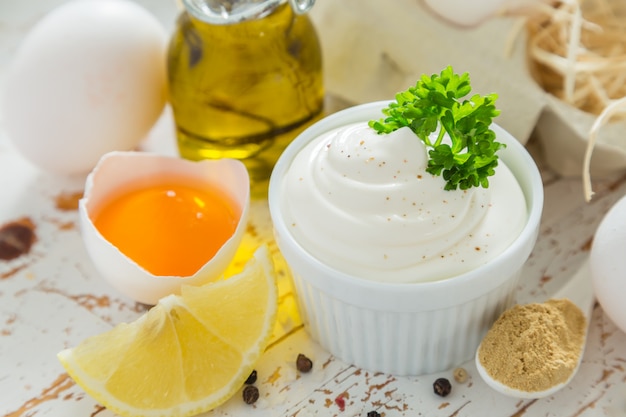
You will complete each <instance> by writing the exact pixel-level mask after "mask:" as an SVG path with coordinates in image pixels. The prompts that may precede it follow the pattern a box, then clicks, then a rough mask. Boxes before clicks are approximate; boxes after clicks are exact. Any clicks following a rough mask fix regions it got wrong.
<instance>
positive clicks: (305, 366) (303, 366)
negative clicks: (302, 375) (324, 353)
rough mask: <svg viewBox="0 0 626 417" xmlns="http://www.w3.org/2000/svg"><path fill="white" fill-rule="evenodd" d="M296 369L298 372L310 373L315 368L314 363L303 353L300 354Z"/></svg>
mask: <svg viewBox="0 0 626 417" xmlns="http://www.w3.org/2000/svg"><path fill="white" fill-rule="evenodd" d="M296 368H298V371H300V372H310V371H311V369H312V368H313V362H312V361H311V359H309V358H307V357H306V356H305V355H303V354H302V353H298V358H297V359H296Z"/></svg>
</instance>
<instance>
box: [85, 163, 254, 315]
mask: <svg viewBox="0 0 626 417" xmlns="http://www.w3.org/2000/svg"><path fill="white" fill-rule="evenodd" d="M164 181H167V182H168V184H169V182H172V183H178V184H181V185H189V186H193V187H200V188H202V187H206V188H207V189H217V190H220V191H221V192H222V193H224V194H225V195H227V196H229V198H230V199H231V200H232V202H233V203H234V204H236V205H237V208H238V215H239V218H238V222H237V225H236V227H235V230H234V232H233V234H232V236H231V237H230V238H229V239H228V240H226V241H225V242H224V243H223V244H222V245H221V247H220V249H219V250H218V251H217V252H216V253H215V255H214V256H213V257H211V258H210V259H209V260H208V261H207V262H206V263H205V264H204V265H203V266H202V267H201V268H200V269H198V270H197V271H196V272H195V273H194V274H191V275H186V276H181V275H177V276H164V275H155V274H152V273H150V272H148V271H147V270H146V269H144V268H143V267H142V266H141V265H139V264H138V263H137V262H135V261H134V260H133V259H131V258H130V257H128V256H126V255H125V254H124V253H122V251H121V250H120V249H119V248H118V247H116V246H115V245H113V244H111V243H110V242H109V241H108V240H107V239H106V238H105V237H104V236H103V235H102V233H100V231H99V230H98V228H97V227H96V225H95V224H94V222H93V220H92V216H94V215H95V214H96V213H98V212H100V211H101V210H102V209H103V208H105V207H106V206H107V205H108V203H110V202H111V201H112V200H114V199H116V198H118V197H120V196H122V195H124V194H126V193H128V192H133V191H136V190H141V189H148V188H150V187H154V186H158V185H161V184H163V183H164ZM249 206H250V179H249V176H248V171H247V170H246V167H245V165H244V164H243V163H242V162H241V161H238V160H235V159H215V160H203V161H199V162H193V161H188V160H184V159H181V158H177V157H169V156H163V155H156V154H150V153H146V152H110V153H107V154H105V155H104V156H103V157H102V158H101V159H100V161H99V162H98V163H97V165H96V167H95V168H94V169H93V171H92V172H91V173H90V174H89V175H88V176H87V181H86V184H85V193H84V195H83V198H82V199H81V200H80V202H79V216H80V217H79V219H80V229H81V234H82V237H83V241H84V243H85V247H86V249H87V253H88V254H89V257H90V258H91V260H92V261H93V264H94V266H95V267H96V270H97V271H98V272H99V274H100V275H101V276H102V277H103V278H104V279H105V280H107V281H108V282H109V284H111V286H112V287H113V288H115V289H116V290H117V291H119V292H120V293H121V294H124V295H126V296H128V297H130V298H132V299H134V300H135V301H138V302H141V303H145V304H156V303H157V302H158V300H159V299H160V298H162V297H164V296H166V295H169V294H178V293H179V291H180V288H181V286H182V285H201V284H204V283H207V282H210V281H214V280H216V279H218V278H221V277H222V274H223V273H224V271H225V270H226V269H227V268H228V266H229V265H230V263H231V262H232V260H233V258H234V257H235V254H236V252H237V250H238V249H239V245H240V244H241V241H242V239H243V236H244V234H245V231H246V226H247V220H248V212H249ZM189 213H191V214H193V213H192V212H191V211H190V212H189ZM154 228H155V229H157V230H159V227H158V224H154ZM164 238H167V235H165V236H164ZM207 239H210V237H207Z"/></svg>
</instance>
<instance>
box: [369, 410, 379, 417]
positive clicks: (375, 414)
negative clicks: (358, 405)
mask: <svg viewBox="0 0 626 417" xmlns="http://www.w3.org/2000/svg"><path fill="white" fill-rule="evenodd" d="M367 417H380V413H379V412H378V411H370V412H369V413H367Z"/></svg>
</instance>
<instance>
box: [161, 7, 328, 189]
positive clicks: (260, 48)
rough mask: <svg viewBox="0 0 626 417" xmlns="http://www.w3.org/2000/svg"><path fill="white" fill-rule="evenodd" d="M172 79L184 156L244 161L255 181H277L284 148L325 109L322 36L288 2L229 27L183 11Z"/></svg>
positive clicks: (170, 56) (172, 97)
mask: <svg viewBox="0 0 626 417" xmlns="http://www.w3.org/2000/svg"><path fill="white" fill-rule="evenodd" d="M168 77H169V94H170V103H171V105H172V109H173V112H174V119H175V122H176V130H177V140H178V148H179V151H180V154H181V156H182V157H184V158H186V159H191V160H200V159H207V158H210V159H215V158H225V157H227V158H236V159H242V160H243V161H244V163H245V164H246V165H247V166H248V169H249V170H250V174H251V177H252V180H253V181H254V180H263V179H265V180H266V179H267V178H268V177H269V174H270V172H271V169H272V167H273V165H274V162H275V161H276V159H277V158H278V156H279V155H280V153H281V152H282V150H283V149H284V147H285V146H286V145H287V144H288V143H289V142H290V141H291V140H292V139H293V138H294V137H295V135H296V134H297V133H298V132H299V131H300V130H302V129H303V128H304V127H305V125H307V123H309V122H311V121H312V120H313V119H314V118H315V117H316V116H318V115H320V114H321V111H322V107H323V98H324V88H323V79H322V60H321V51H320V44H319V40H318V37H317V33H316V31H315V28H314V26H313V24H312V22H311V21H310V19H309V17H308V16H307V15H305V14H295V13H294V12H293V10H292V8H291V7H290V5H289V4H287V3H283V4H280V5H279V6H277V7H276V8H275V9H274V10H273V11H272V12H271V13H269V14H268V15H266V16H263V17H260V18H255V19H249V20H243V21H239V22H236V23H226V24H212V23H207V22H205V21H203V20H200V19H198V18H196V17H195V16H193V15H191V14H190V13H189V12H183V13H182V14H181V16H180V17H179V20H178V24H177V28H176V31H175V33H174V36H173V37H172V40H171V42H170V46H169V51H168Z"/></svg>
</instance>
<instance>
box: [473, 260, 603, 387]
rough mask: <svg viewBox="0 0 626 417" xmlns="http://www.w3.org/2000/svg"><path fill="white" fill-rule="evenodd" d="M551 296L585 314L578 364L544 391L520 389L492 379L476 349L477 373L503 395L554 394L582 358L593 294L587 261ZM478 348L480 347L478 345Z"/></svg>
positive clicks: (573, 373)
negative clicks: (562, 379) (561, 380)
mask: <svg viewBox="0 0 626 417" xmlns="http://www.w3.org/2000/svg"><path fill="white" fill-rule="evenodd" d="M552 298H568V299H569V300H570V301H572V302H573V303H574V304H576V305H577V306H578V308H580V309H581V311H582V312H583V313H584V314H585V318H586V319H587V329H586V333H585V337H584V341H583V345H582V347H581V350H580V356H579V358H578V364H577V365H576V369H574V371H573V372H572V374H571V375H570V377H569V378H568V379H567V381H565V382H562V383H559V384H556V385H554V386H552V387H551V388H549V389H546V390H544V391H532V392H529V391H521V390H518V389H515V388H511V387H509V386H507V385H505V384H503V383H501V382H500V381H496V380H495V379H493V378H492V377H491V376H490V375H489V374H488V373H487V371H486V370H485V368H484V367H483V366H482V364H481V363H480V360H479V359H478V350H477V351H476V359H475V361H476V368H478V373H479V374H480V376H481V377H482V378H483V380H484V381H485V382H486V383H487V385H489V386H490V387H491V388H493V389H494V390H496V391H498V392H501V393H502V394H504V395H507V396H509V397H515V398H524V399H535V398H543V397H547V396H548V395H551V394H554V393H555V392H557V391H558V390H560V389H561V388H563V387H565V386H566V385H567V384H569V382H570V381H571V380H572V378H574V375H576V372H577V371H578V367H579V366H580V362H581V360H582V356H583V353H584V351H585V342H586V341H587V332H588V331H589V321H590V320H591V312H592V309H593V304H594V295H593V286H592V283H591V272H590V270H589V261H588V260H585V262H584V263H583V265H582V266H581V267H580V269H579V270H578V271H577V272H576V273H575V274H574V275H573V276H572V278H570V280H569V281H568V282H567V284H565V285H564V286H563V287H562V288H561V289H560V290H559V291H558V292H557V293H556V294H554V296H553V297H552ZM479 349H480V347H479Z"/></svg>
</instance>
